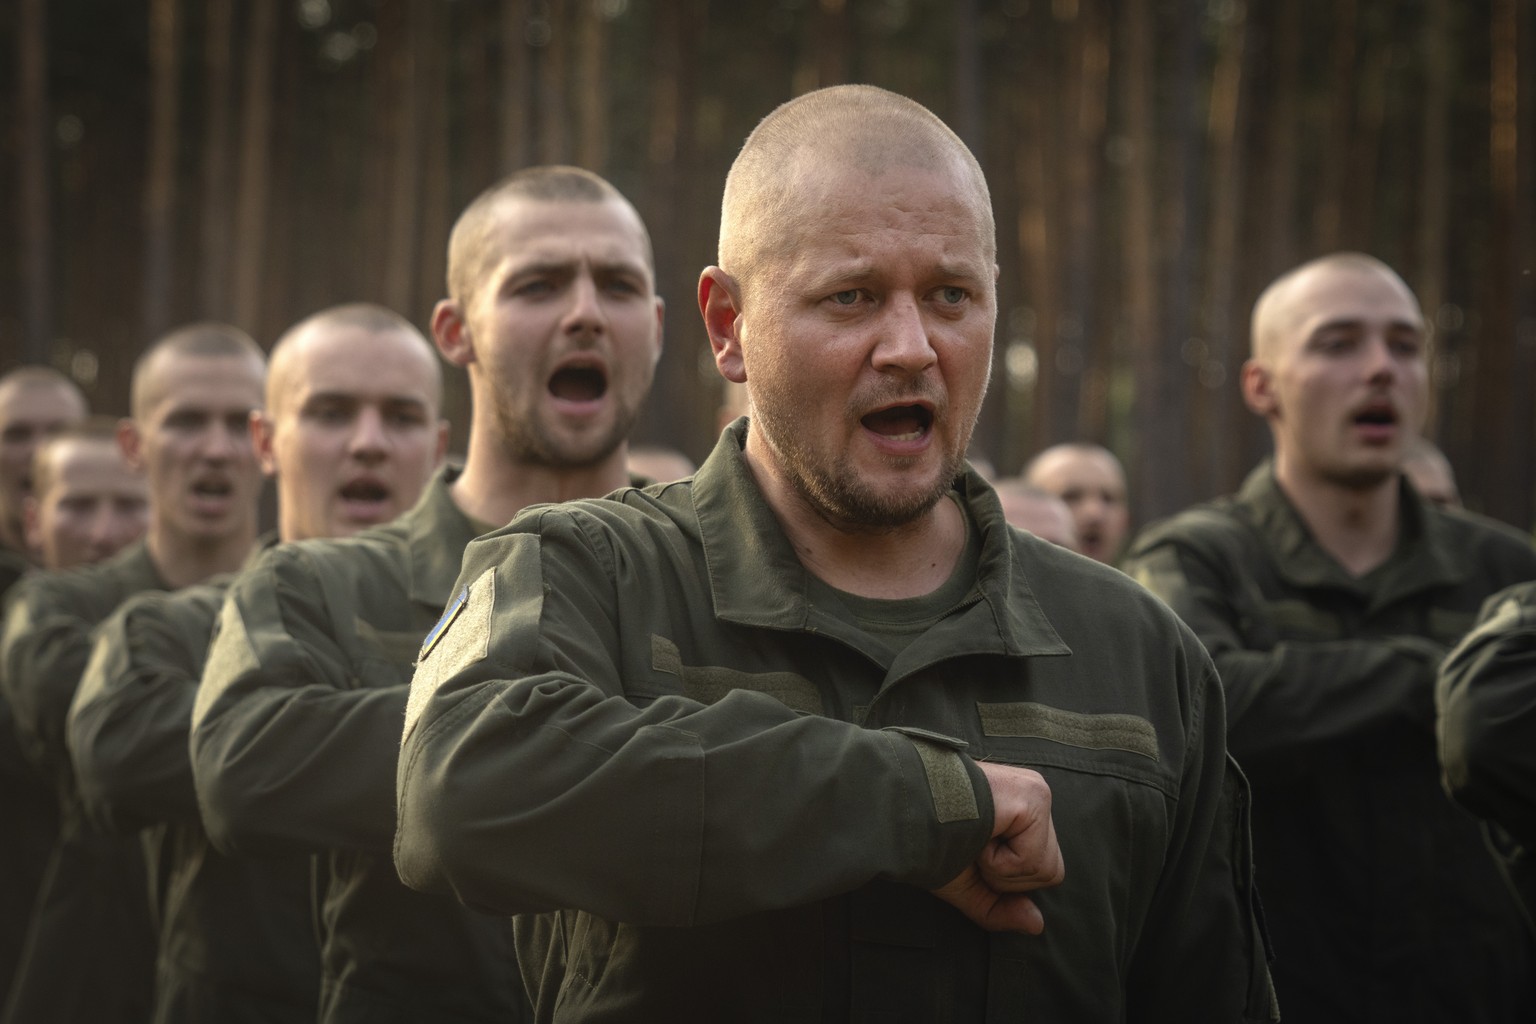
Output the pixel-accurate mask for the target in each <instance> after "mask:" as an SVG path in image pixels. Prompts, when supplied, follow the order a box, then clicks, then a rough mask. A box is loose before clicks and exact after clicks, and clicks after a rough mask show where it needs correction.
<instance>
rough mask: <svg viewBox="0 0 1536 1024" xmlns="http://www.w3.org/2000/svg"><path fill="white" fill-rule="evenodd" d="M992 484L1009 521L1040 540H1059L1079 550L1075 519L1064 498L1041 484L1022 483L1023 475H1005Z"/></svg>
mask: <svg viewBox="0 0 1536 1024" xmlns="http://www.w3.org/2000/svg"><path fill="white" fill-rule="evenodd" d="M993 487H994V488H995V489H996V491H997V499H998V501H999V502H1001V503H1002V506H1003V518H1004V519H1006V520H1008V525H1010V526H1017V527H1018V528H1019V529H1021V530H1028V531H1029V532H1030V533H1032V534H1034V535H1035V536H1036V537H1039V538H1040V539H1041V540H1048V541H1050V542H1051V543H1052V544H1058V545H1060V546H1061V547H1064V548H1066V549H1067V550H1068V551H1080V550H1081V548H1080V546H1079V545H1078V542H1077V522H1076V521H1075V520H1074V519H1073V518H1072V508H1071V506H1069V505H1068V504H1067V503H1066V502H1065V501H1062V500H1061V499H1060V498H1058V497H1057V496H1056V495H1054V494H1052V493H1051V492H1050V491H1047V490H1046V489H1045V488H1043V487H1036V486H1035V485H1034V484H1030V483H1025V482H1024V478H1023V477H1017V476H1011V477H1006V478H1004V479H1002V480H999V481H997V483H996V484H994V485H993Z"/></svg>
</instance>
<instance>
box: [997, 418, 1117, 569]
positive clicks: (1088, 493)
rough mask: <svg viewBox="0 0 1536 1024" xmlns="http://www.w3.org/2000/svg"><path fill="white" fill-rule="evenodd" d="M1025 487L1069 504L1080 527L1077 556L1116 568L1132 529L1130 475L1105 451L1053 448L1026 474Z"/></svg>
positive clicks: (1095, 447) (1084, 446) (1064, 446)
mask: <svg viewBox="0 0 1536 1024" xmlns="http://www.w3.org/2000/svg"><path fill="white" fill-rule="evenodd" d="M1020 475H1021V476H1022V477H1023V478H1024V481H1025V483H1029V484H1033V485H1034V486H1036V487H1039V488H1040V489H1041V490H1044V491H1049V492H1050V493H1051V494H1054V495H1056V496H1057V497H1058V498H1060V499H1061V500H1062V501H1064V502H1066V503H1067V508H1069V509H1071V510H1072V519H1073V521H1074V523H1075V524H1076V526H1077V544H1078V547H1077V550H1079V551H1081V552H1082V553H1083V554H1085V555H1087V556H1088V557H1089V558H1092V559H1093V560H1094V561H1096V562H1103V563H1104V564H1106V565H1114V564H1115V562H1116V560H1117V559H1119V557H1120V549H1121V548H1122V547H1123V546H1124V545H1125V534H1126V531H1127V530H1128V529H1129V528H1130V522H1131V517H1130V509H1129V507H1128V506H1127V504H1126V498H1125V492H1126V489H1125V469H1124V467H1122V466H1121V465H1120V460H1119V459H1117V458H1115V454H1114V452H1111V451H1110V450H1109V449H1108V448H1105V447H1103V446H1102V445H1096V444H1088V443H1085V442H1080V441H1074V442H1071V443H1068V444H1058V445H1054V446H1053V447H1050V448H1047V449H1046V450H1045V451H1043V452H1041V453H1040V454H1039V455H1036V456H1035V457H1034V458H1033V459H1031V460H1030V461H1029V464H1028V465H1026V466H1025V467H1024V472H1023V473H1021V474H1020Z"/></svg>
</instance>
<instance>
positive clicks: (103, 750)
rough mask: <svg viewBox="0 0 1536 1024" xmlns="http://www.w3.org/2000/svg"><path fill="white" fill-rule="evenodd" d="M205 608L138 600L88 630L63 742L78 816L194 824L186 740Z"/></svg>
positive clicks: (209, 618)
mask: <svg viewBox="0 0 1536 1024" xmlns="http://www.w3.org/2000/svg"><path fill="white" fill-rule="evenodd" d="M211 602H212V599H211V598H207V599H202V600H201V603H199V604H197V605H194V604H192V603H191V602H190V601H189V600H188V599H187V596H185V595H184V596H183V597H181V598H178V597H173V596H171V595H168V594H161V593H152V594H143V595H140V596H138V597H135V598H131V599H130V600H129V601H128V602H126V603H125V604H124V605H123V606H122V607H120V608H119V609H118V610H117V611H116V612H114V613H113V614H112V615H111V616H110V617H109V618H108V619H107V620H106V622H104V623H102V625H101V626H100V627H98V629H97V631H96V639H95V643H94V644H93V645H92V649H91V655H90V660H89V662H87V664H86V667H85V672H84V674H83V675H82V676H81V678H80V688H79V690H78V692H76V694H75V700H74V703H73V705H72V706H71V707H70V711H69V719H68V723H67V736H68V740H69V752H70V757H71V758H72V759H73V761H74V766H75V782H76V786H77V788H78V790H79V793H80V796H81V799H82V800H83V801H84V803H85V807H86V812H87V813H88V814H90V816H91V818H92V819H93V820H94V821H96V822H97V823H98V825H100V826H101V827H103V828H106V829H110V830H115V831H119V832H128V831H133V830H135V829H139V828H143V827H144V826H146V825H150V824H153V823H156V822H162V821H184V822H196V821H197V820H198V814H197V798H196V794H195V793H194V791H193V788H192V765H191V761H190V759H189V758H188V755H187V737H188V734H189V733H190V731H191V725H192V699H193V696H194V695H195V694H196V692H197V680H198V676H199V674H200V672H201V669H202V657H201V656H202V654H203V653H204V652H206V650H207V642H206V637H207V635H208V630H209V628H210V627H211V626H212V624H213V612H214V610H215V609H216V608H217V605H216V604H213V603H211ZM173 609H174V610H179V612H180V614H179V615H177V616H176V617H174V618H173V617H172V612H173Z"/></svg>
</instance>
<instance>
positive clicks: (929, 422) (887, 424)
mask: <svg viewBox="0 0 1536 1024" xmlns="http://www.w3.org/2000/svg"><path fill="white" fill-rule="evenodd" d="M859 422H860V423H862V424H864V427H865V428H866V429H867V430H870V431H872V432H874V433H876V434H879V435H880V436H881V437H883V438H885V439H886V440H889V441H916V440H919V439H921V438H922V437H923V435H924V434H926V433H928V430H929V429H930V428H931V427H932V426H933V410H931V409H928V408H925V407H924V406H921V405H893V406H891V407H890V408H887V409H880V410H878V411H876V412H872V413H870V414H869V415H868V416H865V417H864V418H863V419H861V420H860V421H859Z"/></svg>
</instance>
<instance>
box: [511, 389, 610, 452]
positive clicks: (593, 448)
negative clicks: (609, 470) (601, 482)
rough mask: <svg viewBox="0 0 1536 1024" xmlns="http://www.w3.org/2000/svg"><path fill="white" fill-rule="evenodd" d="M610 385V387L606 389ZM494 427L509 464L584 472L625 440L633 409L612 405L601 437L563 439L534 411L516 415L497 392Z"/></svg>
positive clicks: (512, 406)
mask: <svg viewBox="0 0 1536 1024" xmlns="http://www.w3.org/2000/svg"><path fill="white" fill-rule="evenodd" d="M611 386H612V385H611V384H610V387H611ZM495 415H496V425H497V428H498V429H499V432H500V434H501V446H502V450H503V451H504V452H505V453H506V455H507V456H508V458H510V459H511V460H512V461H513V462H515V463H519V464H522V465H529V466H542V467H544V468H546V469H557V470H572V469H586V468H588V467H590V466H594V465H596V464H597V463H599V462H602V461H603V460H604V459H606V458H608V456H610V455H612V454H613V453H614V451H615V450H616V449H617V448H618V447H619V445H620V444H622V443H623V442H624V440H625V439H626V438H627V437H629V432H630V429H631V428H632V427H633V426H634V423H635V419H636V418H637V416H638V415H639V410H638V409H637V408H630V407H628V406H626V405H624V404H622V403H615V407H614V417H613V422H612V423H611V424H610V425H609V427H608V429H607V430H605V431H603V432H602V433H601V434H596V435H588V436H581V437H576V438H564V437H561V436H559V434H558V433H557V432H556V431H554V430H551V429H550V428H549V425H548V424H547V423H546V422H545V421H544V419H543V417H542V416H540V415H538V413H537V412H534V413H531V414H528V415H520V414H519V413H518V412H517V411H516V410H515V407H514V403H513V402H512V401H511V399H510V397H509V396H507V395H504V394H501V393H499V392H498V394H497V401H496V405H495Z"/></svg>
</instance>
